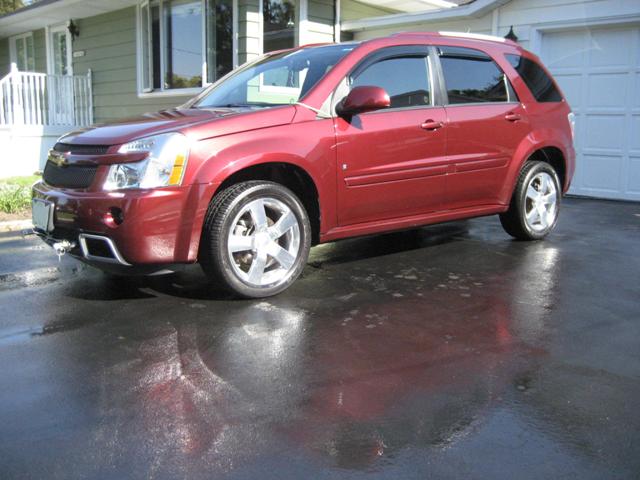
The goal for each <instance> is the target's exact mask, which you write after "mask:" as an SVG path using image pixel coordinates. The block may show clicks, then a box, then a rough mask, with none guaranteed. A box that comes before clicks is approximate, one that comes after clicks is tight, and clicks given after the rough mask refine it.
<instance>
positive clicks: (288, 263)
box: [227, 197, 300, 287]
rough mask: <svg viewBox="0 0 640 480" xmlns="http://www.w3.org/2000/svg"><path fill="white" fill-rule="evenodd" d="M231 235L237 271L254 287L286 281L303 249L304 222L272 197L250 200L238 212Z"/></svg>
mask: <svg viewBox="0 0 640 480" xmlns="http://www.w3.org/2000/svg"><path fill="white" fill-rule="evenodd" d="M231 225H232V227H231V228H230V229H229V236H228V238H227V252H228V254H229V260H230V261H231V265H232V267H233V270H234V272H235V274H236V275H237V276H238V277H239V278H240V279H242V281H244V282H245V283H247V284H248V285H250V286H252V287H263V286H266V285H270V286H275V285H280V284H282V283H284V282H285V281H286V280H287V279H288V278H289V277H290V276H291V274H292V273H293V270H294V268H295V263H296V258H297V257H298V253H299V251H300V225H299V223H298V219H297V218H296V216H295V214H294V213H293V211H292V210H291V209H290V208H289V207H288V206H287V205H286V204H285V203H283V202H282V201H280V200H277V199H275V198H271V197H262V198H257V199H255V200H253V201H251V202H249V203H247V204H246V205H245V206H244V208H243V209H242V210H241V211H240V212H239V213H238V214H237V215H236V217H235V218H234V220H233V222H232V223H231Z"/></svg>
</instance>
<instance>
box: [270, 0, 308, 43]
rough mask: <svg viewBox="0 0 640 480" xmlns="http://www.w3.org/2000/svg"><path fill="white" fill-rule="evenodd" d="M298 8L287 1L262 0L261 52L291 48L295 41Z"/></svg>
mask: <svg viewBox="0 0 640 480" xmlns="http://www.w3.org/2000/svg"><path fill="white" fill-rule="evenodd" d="M297 10H298V8H297V6H296V3H294V2H291V1H288V0H262V25H263V35H262V51H263V53H267V52H273V51H274V50H284V49H286V48H293V47H295V46H296V44H297V41H296V37H297V25H298V23H299V22H298V11H297Z"/></svg>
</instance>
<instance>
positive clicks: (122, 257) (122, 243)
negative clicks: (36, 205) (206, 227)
mask: <svg viewBox="0 0 640 480" xmlns="http://www.w3.org/2000/svg"><path fill="white" fill-rule="evenodd" d="M205 187H206V186H200V185H194V186H186V187H169V188H162V189H149V190H128V191H116V192H102V191H85V190H72V189H60V188H53V187H50V186H48V185H46V184H45V183H43V182H40V183H37V184H36V185H34V187H33V197H34V198H39V199H42V200H46V201H48V202H51V203H53V205H54V215H53V230H52V231H50V232H44V231H38V230H36V233H37V234H38V235H39V236H40V237H42V238H43V240H45V241H46V242H47V243H49V244H52V243H54V242H55V241H60V240H67V241H69V242H73V243H74V244H75V248H73V249H72V250H71V251H70V252H69V253H70V254H72V255H74V256H76V257H78V258H81V259H82V260H84V261H87V263H92V264H99V265H100V264H113V265H114V266H118V267H130V266H135V265H148V266H152V265H166V264H180V263H192V262H195V261H196V260H197V250H198V245H199V239H200V231H201V227H202V220H203V218H204V213H205V212H206V206H207V205H208V200H207V201H204V199H205V196H206V194H207V193H206V188H205ZM92 249H97V250H96V251H97V253H101V252H104V253H106V254H107V255H104V256H103V255H94V253H96V251H92ZM109 251H111V253H110V254H109Z"/></svg>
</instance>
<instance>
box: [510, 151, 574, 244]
mask: <svg viewBox="0 0 640 480" xmlns="http://www.w3.org/2000/svg"><path fill="white" fill-rule="evenodd" d="M540 173H546V174H548V175H549V177H550V178H551V180H552V182H553V186H554V188H555V201H556V203H555V217H554V218H553V221H551V222H549V223H548V225H546V226H545V227H544V228H543V227H538V228H534V227H533V226H532V225H531V224H530V223H529V222H528V221H527V218H526V210H527V206H528V203H527V202H528V200H527V189H528V187H529V185H531V182H532V180H534V179H535V178H536V176H538V175H539V174H540ZM561 198H562V189H561V187H560V181H559V179H558V175H557V173H556V171H555V170H554V169H553V167H552V166H551V165H549V164H548V163H546V162H541V161H528V162H526V163H525V164H524V166H523V167H522V170H521V172H520V175H519V176H518V180H517V182H516V187H515V189H514V191H513V196H512V197H511V203H510V205H509V210H507V211H506V212H504V213H501V214H500V223H501V224H502V227H503V228H504V230H505V231H506V232H507V233H508V234H509V235H511V236H512V237H514V238H517V239H518V240H541V239H543V238H544V237H546V236H547V235H548V234H549V232H551V230H553V229H554V227H555V226H556V223H557V221H558V213H559V209H560V201H561ZM529 202H530V200H529Z"/></svg>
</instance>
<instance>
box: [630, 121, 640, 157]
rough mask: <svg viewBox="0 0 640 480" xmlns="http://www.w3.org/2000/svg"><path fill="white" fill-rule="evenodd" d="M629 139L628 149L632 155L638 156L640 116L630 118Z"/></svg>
mask: <svg viewBox="0 0 640 480" xmlns="http://www.w3.org/2000/svg"><path fill="white" fill-rule="evenodd" d="M629 138H630V142H629V148H630V149H631V150H632V153H637V154H639V155H640V115H633V116H632V117H631V132H630V135H629Z"/></svg>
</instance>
